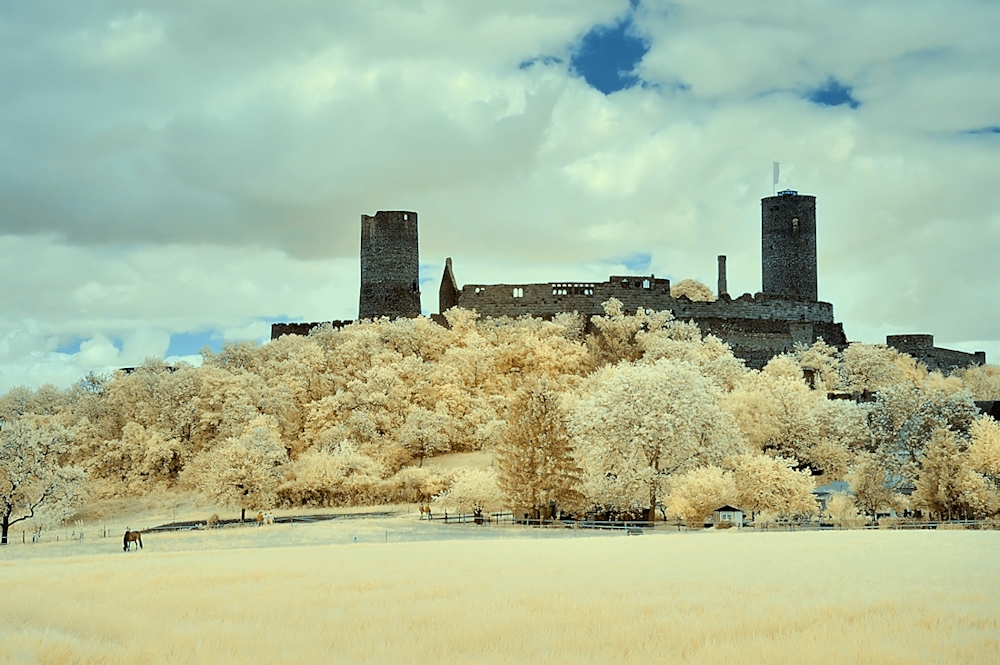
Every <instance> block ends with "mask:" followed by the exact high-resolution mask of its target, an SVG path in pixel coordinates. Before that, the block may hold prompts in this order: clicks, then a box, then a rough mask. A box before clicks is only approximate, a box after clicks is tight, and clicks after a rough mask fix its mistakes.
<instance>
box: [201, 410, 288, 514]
mask: <svg viewBox="0 0 1000 665" xmlns="http://www.w3.org/2000/svg"><path fill="white" fill-rule="evenodd" d="M287 463H288V451H287V450H286V449H285V447H284V445H282V443H281V437H280V436H279V435H278V433H277V432H276V431H275V428H274V424H273V421H272V420H271V419H269V418H267V417H266V416H265V417H258V418H255V419H253V420H252V421H251V422H250V424H249V426H248V427H247V430H246V431H245V432H244V433H243V434H242V435H240V436H238V437H230V438H229V439H227V440H226V441H225V442H224V443H223V444H222V445H220V446H218V447H216V448H215V449H213V450H212V451H211V452H209V453H206V454H205V455H203V456H202V457H201V458H200V459H199V463H198V464H197V465H195V467H194V478H193V483H194V485H195V486H196V487H197V488H198V489H199V490H200V491H201V492H202V493H204V494H206V495H207V496H209V497H211V498H213V499H214V500H216V501H218V502H220V503H221V504H223V505H227V506H233V507H238V508H240V519H241V520H244V519H246V509H247V508H257V509H267V508H270V507H271V506H272V505H273V504H274V502H275V499H276V492H277V489H278V485H279V483H280V482H281V481H282V479H283V478H284V475H285V471H286V464H287Z"/></svg>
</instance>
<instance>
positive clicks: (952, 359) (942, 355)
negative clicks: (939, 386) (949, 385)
mask: <svg viewBox="0 0 1000 665" xmlns="http://www.w3.org/2000/svg"><path fill="white" fill-rule="evenodd" d="M885 343H886V346H891V347H893V348H894V349H896V350H897V351H899V352H901V353H905V354H907V355H909V356H911V357H912V358H913V359H914V360H916V361H918V362H922V363H923V364H924V365H926V366H927V369H929V370H931V371H932V372H933V371H938V372H944V373H948V372H950V371H952V370H954V369H960V368H962V367H968V366H970V365H985V364H986V352H985V351H977V352H976V353H966V352H964V351H953V350H951V349H942V348H940V347H937V346H934V335H889V336H887V337H886V338H885Z"/></svg>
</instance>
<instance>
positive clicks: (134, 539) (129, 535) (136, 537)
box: [124, 527, 142, 552]
mask: <svg viewBox="0 0 1000 665" xmlns="http://www.w3.org/2000/svg"><path fill="white" fill-rule="evenodd" d="M132 543H138V544H139V549H140V550H141V549H142V533H140V532H139V531H129V530H128V527H125V541H124V545H125V551H126V552H128V551H129V549H130V547H131V545H132Z"/></svg>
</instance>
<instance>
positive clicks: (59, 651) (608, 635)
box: [0, 513, 1000, 664]
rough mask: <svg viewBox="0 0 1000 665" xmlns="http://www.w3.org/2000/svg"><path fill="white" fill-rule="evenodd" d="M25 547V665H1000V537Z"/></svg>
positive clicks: (398, 526) (18, 659) (298, 531)
mask: <svg viewBox="0 0 1000 665" xmlns="http://www.w3.org/2000/svg"><path fill="white" fill-rule="evenodd" d="M144 541H145V549H143V550H142V551H140V552H133V553H128V554H126V553H123V552H122V551H121V549H122V546H121V537H120V535H119V534H116V537H115V538H114V539H112V538H106V539H102V538H93V537H90V536H88V537H87V539H85V540H83V541H72V540H71V541H69V542H67V541H66V540H65V539H61V540H60V542H43V543H39V544H36V545H31V544H28V545H21V544H20V543H19V542H18V543H16V544H14V545H11V546H9V547H7V548H5V549H4V550H3V551H2V552H0V586H2V590H0V594H2V595H0V598H2V601H0V661H2V662H10V663H161V662H163V663H246V662H266V663H326V662H331V663H356V662H375V663H410V662H417V663H420V662H425V663H450V662H473V663H562V662H572V663H619V662H621V663H625V662H629V663H631V662H639V663H672V662H692V663H694V662H696V663H808V662H814V663H816V662H833V663H879V664H884V663H922V662H933V663H949V662H952V663H995V662H997V658H998V655H997V654H1000V572H998V564H1000V532H997V531H937V532H935V531H918V532H913V531H908V532H904V531H844V532H840V531H828V532H802V533H780V532H779V533H751V532H743V533H736V532H735V531H728V532H702V533H677V532H670V531H669V530H663V531H658V532H654V533H649V534H646V535H644V536H642V537H627V536H624V535H621V534H620V533H610V534H609V533H603V534H594V533H581V532H576V531H571V530H541V529H531V528H522V527H482V526H479V527H476V526H473V525H462V526H457V525H444V524H439V523H433V524H427V523H422V522H418V521H417V519H416V513H413V514H412V515H406V516H401V517H394V518H385V519H343V520H334V521H331V522H325V523H320V524H313V525H296V526H290V525H283V524H278V525H274V526H270V527H263V528H255V527H247V528H230V529H219V530H214V531H195V532H186V533H173V534H147V535H146V536H145V537H144Z"/></svg>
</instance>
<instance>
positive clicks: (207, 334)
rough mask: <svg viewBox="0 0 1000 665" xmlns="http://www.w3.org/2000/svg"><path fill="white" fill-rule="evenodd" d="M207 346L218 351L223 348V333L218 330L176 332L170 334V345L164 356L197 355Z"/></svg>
mask: <svg viewBox="0 0 1000 665" xmlns="http://www.w3.org/2000/svg"><path fill="white" fill-rule="evenodd" d="M206 346H207V347H209V348H210V349H212V350H213V351H215V352H216V353H218V352H219V351H220V350H221V349H222V334H221V333H219V332H218V331H216V330H202V331H199V332H183V333H175V334H173V335H171V336H170V346H169V347H168V348H167V353H166V354H165V355H164V357H165V358H170V357H171V356H196V355H198V352H199V351H201V350H202V349H203V348H205V347H206Z"/></svg>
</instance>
